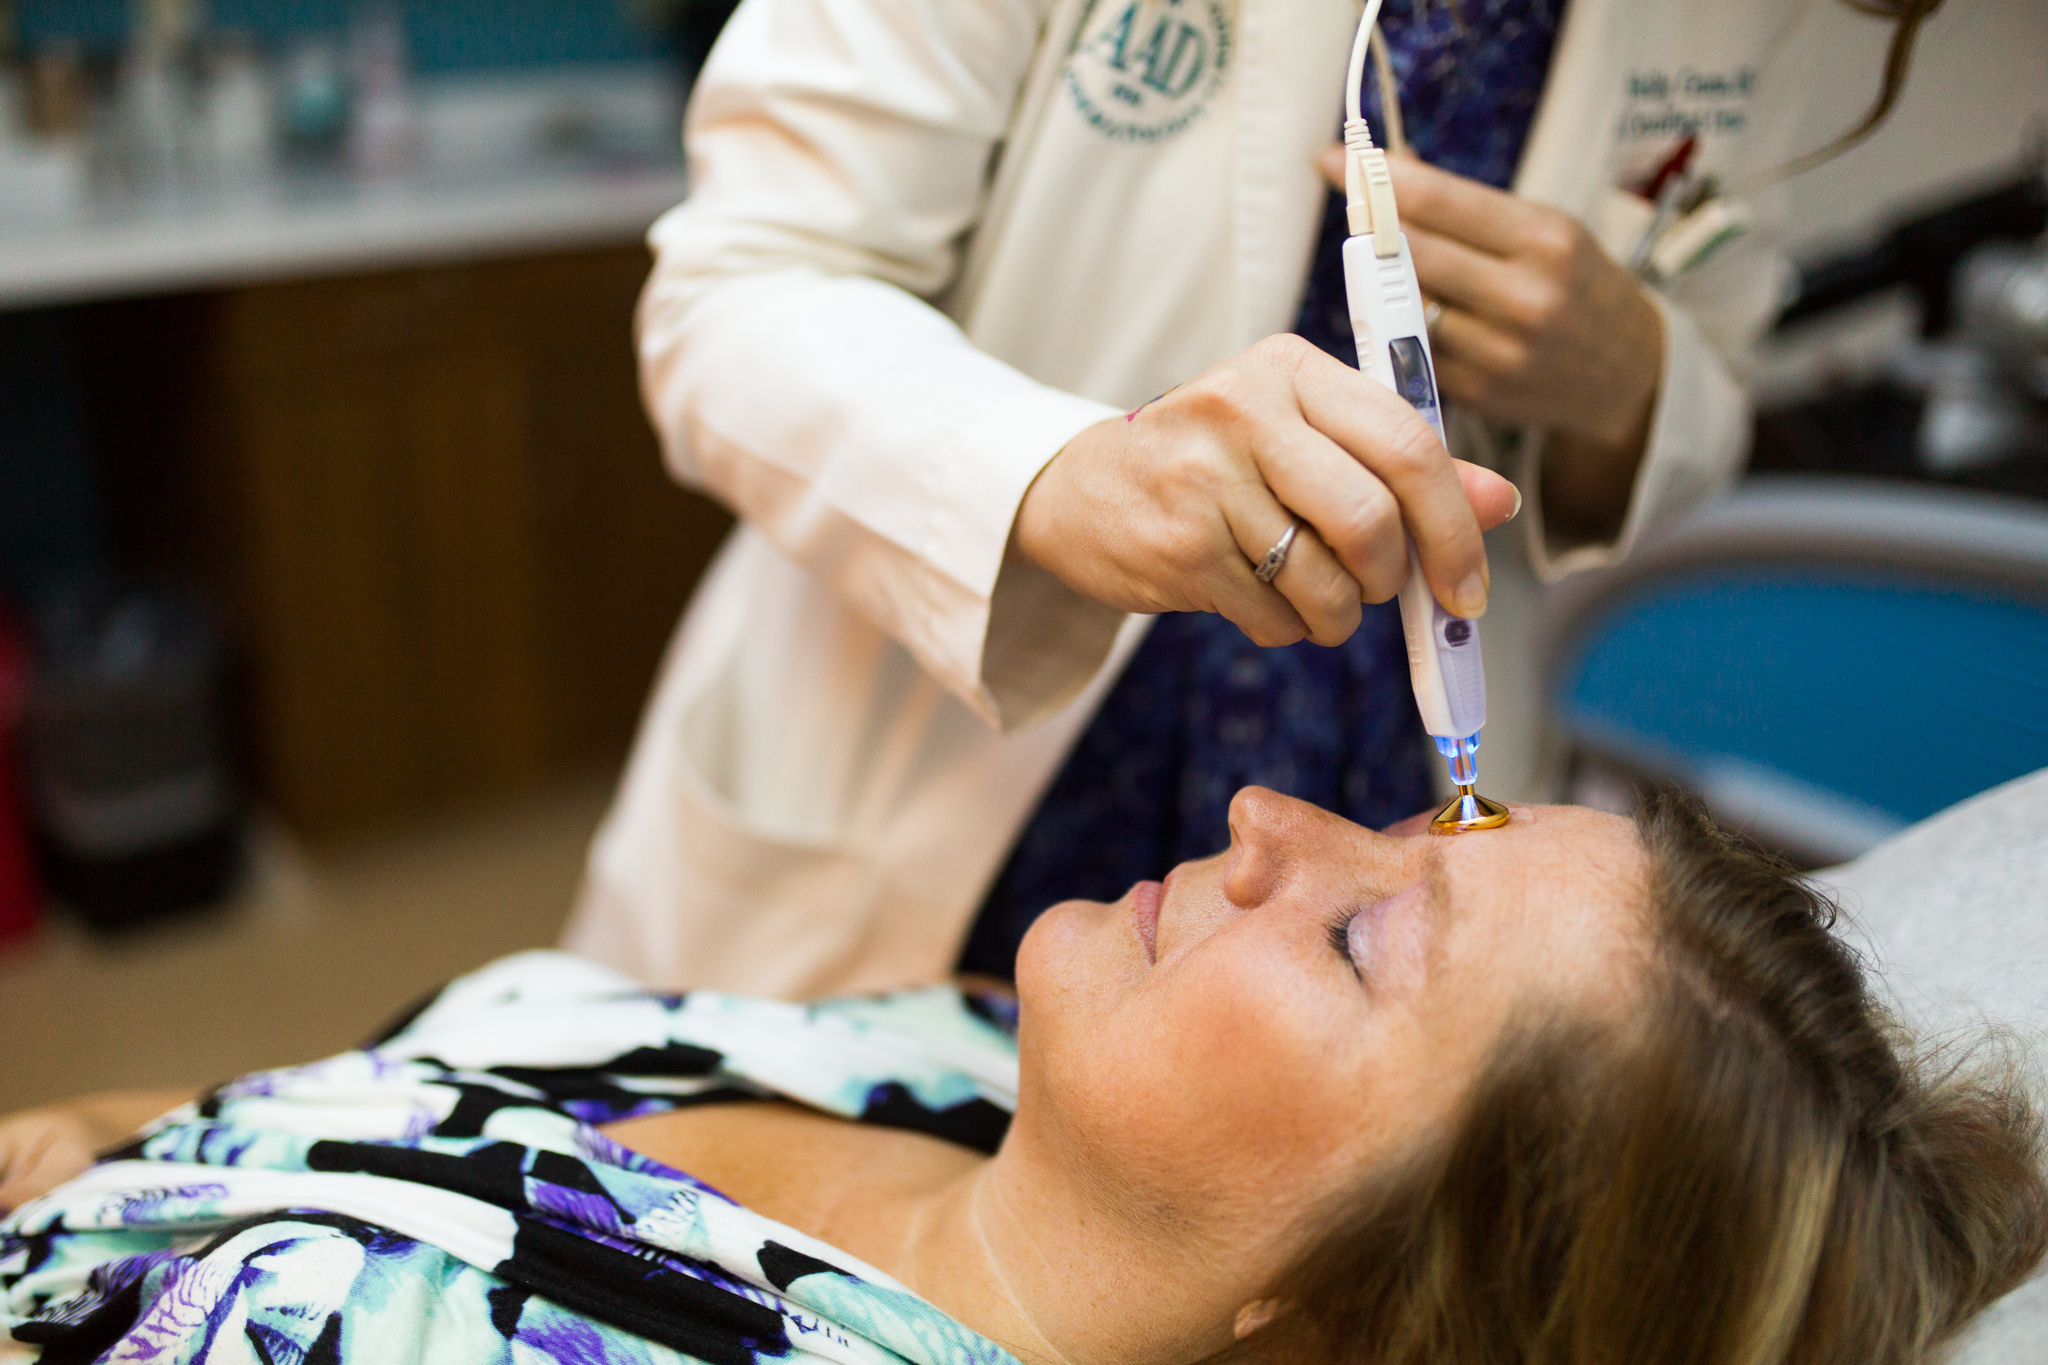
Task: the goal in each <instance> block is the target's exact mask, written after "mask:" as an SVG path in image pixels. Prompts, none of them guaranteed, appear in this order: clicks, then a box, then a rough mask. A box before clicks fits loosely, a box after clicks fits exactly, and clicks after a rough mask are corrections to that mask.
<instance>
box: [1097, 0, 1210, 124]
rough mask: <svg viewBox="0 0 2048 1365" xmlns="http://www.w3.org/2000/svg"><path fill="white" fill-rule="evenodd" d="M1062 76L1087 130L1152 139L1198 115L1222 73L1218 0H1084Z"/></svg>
mask: <svg viewBox="0 0 2048 1365" xmlns="http://www.w3.org/2000/svg"><path fill="white" fill-rule="evenodd" d="M1075 33H1076V37H1075V39H1074V46H1073V48H1072V50H1071V51H1070V52H1069V53H1068V54H1067V64H1066V68H1065V70H1064V71H1063V72H1062V75H1063V77H1064V79H1065V81H1066V87H1067V93H1068V95H1069V96H1070V97H1071V98H1072V99H1073V101H1074V106H1075V108H1077V109H1078V110H1080V112H1081V117H1082V118H1083V119H1085V120H1087V122H1088V126H1089V127H1091V128H1093V129H1095V130H1096V131H1097V132H1099V133H1101V134H1103V135H1104V136H1105V137H1111V138H1115V139H1117V140H1118V141H1120V142H1157V141H1159V140H1160V139H1162V138H1169V137H1172V136H1173V135H1174V134H1175V133H1178V132H1179V131H1180V130H1181V129H1183V128H1185V127H1187V126H1188V124H1190V123H1192V122H1194V120H1195V119H1196V118H1198V117H1200V115H1201V113H1202V111H1203V110H1204V109H1206V108H1208V105H1209V101H1210V99H1211V98H1212V97H1214V95H1215V94H1216V92H1217V91H1218V90H1219V89H1221V88H1222V86H1223V78H1224V75H1225V73H1227V72H1228V70H1229V69H1230V16H1229V14H1228V13H1227V12H1226V11H1225V9H1224V7H1223V5H1222V4H1221V3H1220V0H1088V7H1087V9H1086V10H1085V11H1084V12H1083V13H1082V15H1081V23H1080V25H1079V27H1078V28H1077V29H1076V30H1075Z"/></svg>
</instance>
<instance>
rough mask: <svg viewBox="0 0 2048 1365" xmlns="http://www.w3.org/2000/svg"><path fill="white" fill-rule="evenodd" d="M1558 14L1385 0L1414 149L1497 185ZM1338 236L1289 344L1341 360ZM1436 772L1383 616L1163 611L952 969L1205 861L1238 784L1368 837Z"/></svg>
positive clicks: (1425, 798)
mask: <svg viewBox="0 0 2048 1365" xmlns="http://www.w3.org/2000/svg"><path fill="white" fill-rule="evenodd" d="M1563 14H1564V0H1386V4H1385V7H1384V8H1383V9H1382V10H1381V11H1380V30H1381V32H1382V33H1383V34H1385V35H1386V39H1387V48H1388V53H1389V55H1390V56H1391V58H1392V60H1393V66H1394V71H1395V75H1396V76H1397V77H1398V79H1399V81H1400V86H1401V97H1402V103H1401V108H1402V111H1403V113H1404V115H1405V119H1404V128H1405V131H1406V132H1407V135H1408V140H1409V142H1410V144H1411V145H1412V146H1413V148H1414V150H1415V153H1416V155H1418V156H1420V157H1422V158H1423V159H1424V160H1425V161H1428V162H1430V163H1432V164H1434V165H1437V166H1440V167H1442V168H1444V169H1445V170H1449V171H1454V172H1456V173H1457V174H1459V175H1463V176H1468V177H1470V178H1472V179H1475V180H1480V181H1483V182H1485V183H1486V184H1489V185H1493V186H1496V187H1499V188H1505V187H1506V186H1507V185H1508V183H1509V182H1510V181H1511V180H1512V179H1513V178H1514V173H1515V167H1516V165H1517V164H1518V163H1519V162H1520V160H1521V155H1522V146H1523V144H1524V143H1525V142H1526V141H1527V140H1528V135H1529V126H1530V124H1531V123H1532V122H1533V121H1534V119H1535V116H1536V107H1537V103H1538V101H1539V100H1540V99H1541V97H1542V93H1543V83H1544V78H1545V76H1546V74H1547V73H1548V71H1549V67H1550V54H1551V48H1552V46H1553V45H1554V43H1555V40H1556V36H1557V28H1558V24H1559V22H1560V20H1561V19H1562V17H1563ZM1333 59H1334V60H1342V54H1341V53H1340V54H1335V56H1334V58H1333ZM1367 82H1368V84H1367V91H1366V99H1365V112H1366V117H1367V118H1368V119H1369V120H1370V121H1371V123H1372V125H1373V127H1374V129H1375V130H1379V129H1383V128H1384V127H1385V123H1384V120H1383V118H1382V116H1381V108H1380V91H1379V90H1378V89H1377V87H1376V85H1375V84H1374V83H1373V79H1372V77H1371V75H1370V74H1368V76H1367ZM1346 235H1347V229H1346V226H1345V221H1344V200H1343V196H1342V195H1339V194H1335V193H1333V194H1331V196H1330V198H1329V200H1328V203H1327V205H1326V206H1325V211H1324V216H1323V229H1322V237H1321V240H1320V241H1319V242H1318V244H1317V248H1316V256H1315V261H1314V264H1313V266H1312V267H1311V269H1310V271H1309V277H1308V280H1307V283H1306V284H1305V286H1304V288H1303V293H1302V302H1301V311H1300V315H1299V317H1298V319H1297V321H1296V323H1295V328H1294V330H1295V331H1296V332H1298V333H1299V334H1300V335H1302V336H1304V337H1306V338H1308V339H1309V340H1310V341H1313V342H1315V343H1316V345H1318V346H1320V347H1322V348H1323V349H1324V350H1325V351H1327V352H1329V353H1330V354H1331V355H1334V356H1336V357H1337V358H1338V359H1340V360H1342V361H1343V362H1344V363H1345V364H1347V365H1356V364H1357V363H1358V355H1357V350H1356V347H1355V346H1354V345H1353V342H1352V336H1351V317H1350V309H1349V307H1348V306H1347V304H1346V301H1345V298H1344V271H1343V258H1342V252H1343V246H1344V238H1345V236H1346ZM1436 761H1437V760H1436V757H1435V754H1434V753H1433V752H1432V751H1431V749H1430V747H1429V745H1428V743H1427V742H1426V740H1425V738H1424V736H1423V733H1422V721H1421V718H1420V717H1419V716H1418V715H1417V714H1416V711H1415V701H1414V697H1413V694H1412V692H1411V691H1410V686H1409V681H1408V660H1407V653H1406V647H1405V645H1404V643H1403V640H1402V636H1401V618H1400V613H1399V610H1398V608H1397V607H1396V606H1395V605H1394V604H1393V603H1391V602H1388V603H1385V604H1384V605H1381V606H1377V607H1367V608H1366V609H1365V620H1364V622H1363V624H1362V625H1360V627H1359V629H1358V631H1357V633H1356V634H1354V635H1353V636H1352V637H1351V638H1350V639H1349V640H1347V641H1345V642H1344V643H1343V644H1342V645H1339V646H1337V647H1336V648H1334V649H1324V648H1322V647H1321V646H1319V645H1314V644H1310V643H1307V642H1303V643H1301V644H1297V645H1292V646H1289V647H1287V648H1285V649H1260V648H1259V647H1258V646H1257V645H1254V644H1253V643H1252V642H1251V641H1250V640H1248V639H1246V638H1245V636H1244V634H1243V633H1242V632H1241V631H1239V630H1238V628H1237V627H1236V626H1233V625H1231V624H1230V622H1228V621H1226V620H1224V619H1223V618H1222V617H1220V616H1212V615H1207V614H1203V613H1190V614H1184V615H1173V616H1162V617H1160V618H1159V620H1158V621H1157V622H1156V623H1155V624H1154V625H1153V627H1152V630H1151V633H1150V634H1148V635H1147V636H1146V637H1145V642H1144V644H1142V645H1141V646H1139V648H1138V652H1137V655H1136V656H1135V657H1134V658H1133V659H1132V660H1131V663H1130V666H1129V667H1128V668H1127V669H1126V670H1125V672H1124V675H1123V677H1122V679H1120V680H1119V681H1118V683H1117V685H1116V687H1115V688H1114V689H1113V690H1112V691H1111V692H1110V694H1109V696H1108V698H1107V699H1106V700H1105V701H1104V702H1103V705H1102V709H1101V710H1100V711H1098V712H1096V714H1095V718H1094V720H1093V721H1092V722H1091V723H1090V724H1089V726H1088V728H1087V730H1086V731H1084V732H1083V733H1082V735H1081V738H1080V740H1079V742H1078V743H1076V745H1075V746H1074V750H1073V752H1072V754H1070V755H1069V756H1068V759H1067V762H1066V765H1065V766H1064V767H1063V768H1062V769H1061V770H1060V773H1059V775H1058V776H1057V777H1056V778H1055V779H1054V780H1053V784H1052V786H1051V787H1050V788H1049V789H1048V790H1047V792H1046V795H1045V797H1044V799H1043V800H1042V801H1041V802H1040V804H1039V807H1038V810H1037V811H1036V813H1034V814H1033V816H1032V817H1031V820H1030V822H1029V823H1028V824H1027V825H1026V826H1025V828H1024V831H1023V833H1022V834H1021V835H1019V836H1018V839H1017V843H1016V844H1015V846H1014V847H1013V848H1012V850H1011V852H1010V857H1009V861H1008V862H1007V863H1006V864H1005V865H1004V867H1003V870H1002V872H1001V873H1000V874H999V875H998V876H997V878H996V882H995V885H994V886H993V887H992V888H991V889H990V891H989V893H988V896H987V898H986V899H985V900H984V901H983V903H982V907H981V911H980V913H979V915H978V916H977V917H976V920H975V923H974V926H973V928H972V929H971V930H970V932H969V936H968V941H967V946H966V948H965V950H964V951H963V953H962V955H961V961H960V965H961V967H962V968H963V969H964V970H968V971H976V972H987V973H990V974H993V975H999V976H1007V975H1009V974H1011V973H1012V972H1014V971H1015V969H1016V961H1017V945H1018V943H1019V942H1021V941H1022V940H1023V937H1024V931H1025V930H1026V929H1028V928H1030V926H1031V922H1032V921H1033V920H1034V919H1036V918H1037V917H1038V915H1039V913H1040V912H1041V911H1043V910H1044V909H1045V908H1046V907H1047V906H1049V905H1052V904H1054V903H1056V902H1058V901H1062V900H1066V899H1069V898H1071V897H1076V896H1079V897H1085V898H1087V899H1090V900H1114V899H1115V898H1116V897H1118V896H1121V895H1122V894H1123V893H1124V892H1125V891H1126V890H1128V889H1129V888H1130V886H1131V885H1132V883H1134V882H1137V881H1141V880H1143V879H1145V878H1156V877H1161V876H1164V875H1165V874H1166V872H1167V870H1168V869H1170V868H1171V867H1173V865H1174V864H1176V863H1178V862H1182V861H1184V860H1186V859H1189V858H1200V857H1206V856H1207V855H1209V854H1211V853H1215V852H1217V851H1218V850H1220V849H1222V848H1223V847H1224V846H1225V845H1226V844H1228V843H1229V841H1230V832H1229V827H1228V814H1229V809H1230V798H1231V797H1232V795H1234V794H1235V793H1236V792H1237V790H1238V788H1240V787H1244V786H1250V785H1258V786H1264V787H1271V788H1273V789H1274V790H1275V791H1281V792H1285V793H1287V794H1288V795H1290V796H1296V797H1300V798H1301V799H1302V800H1304V801H1310V802H1313V803H1315V804H1316V805H1318V806H1321V807H1323V808H1324V809H1326V810H1332V811H1335V812H1337V813H1338V814H1340V815H1342V816H1344V817H1345V818H1346V819H1349V820H1355V821H1357V822H1358V823H1359V824H1362V825H1366V826H1369V827H1371V828H1374V829H1377V828H1380V827H1382V826H1385V825H1388V824H1391V823H1393V822H1394V821H1396V820H1398V819H1401V818H1402V817H1403V816H1407V815H1412V814H1414V813H1415V812H1416V811H1418V810H1420V809H1422V808H1423V807H1424V806H1425V805H1427V804H1429V801H1430V796H1431V792H1432V781H1431V774H1432V765H1433V764H1434V763H1435V762H1436Z"/></svg>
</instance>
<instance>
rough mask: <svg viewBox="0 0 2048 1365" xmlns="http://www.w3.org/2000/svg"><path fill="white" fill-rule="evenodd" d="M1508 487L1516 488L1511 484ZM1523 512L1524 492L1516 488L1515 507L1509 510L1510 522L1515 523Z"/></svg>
mask: <svg viewBox="0 0 2048 1365" xmlns="http://www.w3.org/2000/svg"><path fill="white" fill-rule="evenodd" d="M1508 487H1510V488H1514V487H1515V486H1514V485H1513V484H1509V485H1508ZM1521 511H1522V490H1521V489H1519V488H1515V505H1514V506H1513V507H1512V508H1510V509H1508V520H1509V521H1513V520H1514V519H1515V518H1516V517H1517V516H1519V515H1520V514H1521Z"/></svg>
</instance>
